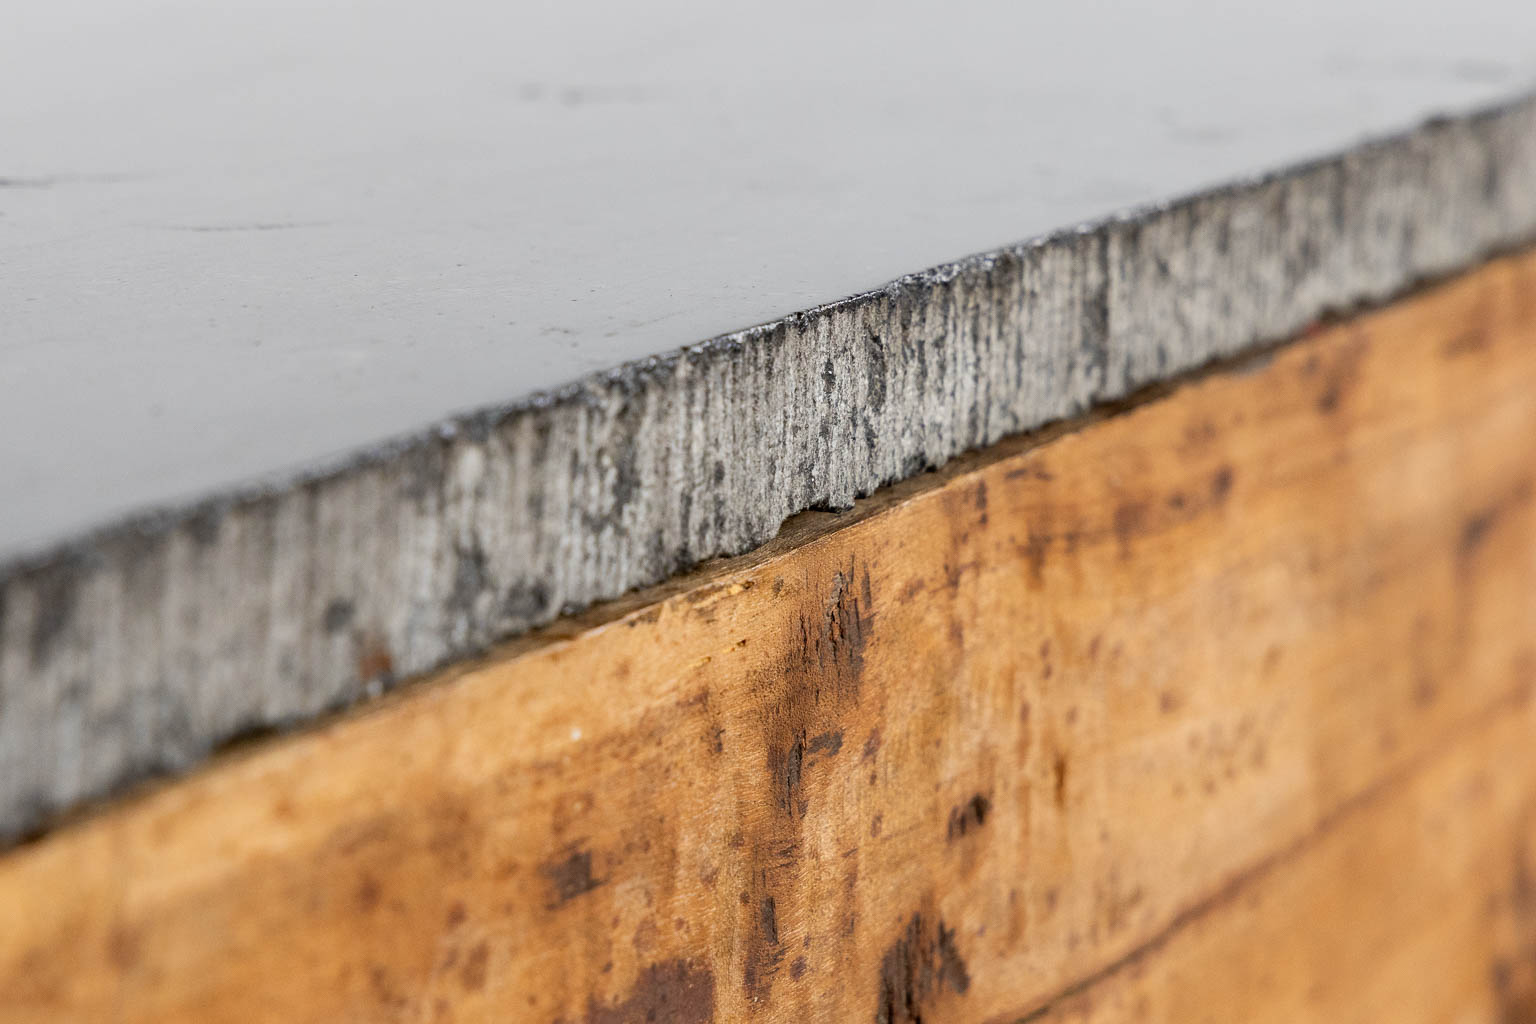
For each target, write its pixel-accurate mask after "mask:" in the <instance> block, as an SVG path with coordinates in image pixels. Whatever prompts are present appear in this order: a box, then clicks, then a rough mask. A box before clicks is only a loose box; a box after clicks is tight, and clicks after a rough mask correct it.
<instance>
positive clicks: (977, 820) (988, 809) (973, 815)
mask: <svg viewBox="0 0 1536 1024" xmlns="http://www.w3.org/2000/svg"><path fill="white" fill-rule="evenodd" d="M991 813H992V801H991V800H989V799H987V797H986V795H985V794H983V793H977V794H976V795H975V796H973V797H971V798H970V799H969V800H967V801H966V802H965V803H963V804H961V805H960V806H959V807H956V808H955V809H954V810H952V811H950V812H949V841H950V842H954V841H955V840H956V839H960V838H962V837H964V836H965V835H966V834H967V833H969V832H975V831H976V830H977V829H979V828H981V827H982V826H983V825H985V824H986V823H987V816H988V815H989V814H991Z"/></svg>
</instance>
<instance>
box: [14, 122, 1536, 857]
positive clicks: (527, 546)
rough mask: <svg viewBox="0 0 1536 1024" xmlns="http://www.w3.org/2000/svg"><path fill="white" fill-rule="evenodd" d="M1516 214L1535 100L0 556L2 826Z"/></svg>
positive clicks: (433, 659)
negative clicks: (341, 460)
mask: <svg viewBox="0 0 1536 1024" xmlns="http://www.w3.org/2000/svg"><path fill="white" fill-rule="evenodd" d="M1533 233H1536V103H1533V102H1525V103H1522V104H1519V105H1516V106H1511V107H1509V108H1505V109H1502V110H1499V111H1495V112H1491V113H1485V114H1480V115H1476V116H1472V117H1467V118H1463V119H1458V120H1452V121H1443V122H1437V123H1434V124H1432V125H1429V126H1426V127H1424V128H1421V129H1419V130H1418V131H1415V132H1412V133H1409V134H1406V135H1403V136H1400V137H1397V138H1394V139H1391V140H1388V141H1385V142H1381V143H1375V144H1372V145H1368V146H1363V147H1360V148H1357V149H1355V150H1352V151H1350V152H1348V153H1346V154H1344V155H1342V156H1339V157H1336V158H1332V159H1328V160H1324V161H1319V162H1316V163H1313V164H1310V165H1308V166H1305V167H1302V168H1299V169H1296V170H1293V171H1291V172H1288V173H1285V174H1282V175H1279V176H1276V177H1273V178H1268V179H1264V180H1260V181H1257V182H1253V183H1249V184H1244V185H1241V186H1238V187H1234V188H1230V189H1225V190H1221V191H1218V192H1213V193H1209V194H1205V195H1202V196H1198V197H1195V198H1193V199H1189V200H1186V201H1183V202H1179V203H1176V204H1173V205H1170V206H1167V207H1163V208H1159V209H1155V210H1150V211H1145V212H1141V213H1138V214H1136V215H1134V216H1128V217H1125V218H1121V219H1117V220H1112V221H1109V222H1105V223H1102V224H1099V225H1096V226H1093V227H1090V228H1084V229H1081V230H1078V231H1074V232H1069V233H1064V234H1061V235H1057V236H1054V237H1051V238H1047V239H1043V240H1039V241H1035V242H1030V243H1026V244H1022V245H1018V246H1013V247H1009V248H1006V249H1003V250H1000V251H997V252H993V253H988V254H984V255H981V256H976V257H973V258H970V259H966V260H963V261H960V262H958V263H954V264H950V265H947V266H943V267H939V268H936V269H934V270H931V271H928V272H926V273H922V274H916V275H912V276H910V277H906V278H903V279H901V280H899V281H895V282H893V283H891V284H890V285H888V286H887V287H885V288H884V289H881V290H878V291H875V292H871V293H868V294H865V295H861V296H857V297H855V298H851V299H848V300H845V301H842V302H839V303H836V304H833V305H830V306H825V307H822V308H819V309H814V310H811V311H808V312H804V313H797V314H794V315H791V316H788V317H785V318H784V319H783V320H780V321H778V322H777V323H774V324H770V325H767V326H763V327H757V328H753V329H751V330H746V331H742V332H740V333H737V334H732V335H728V336H725V337H722V338H717V339H715V340H713V341H710V342H707V343H704V344H701V345H697V346H694V347H691V348H688V349H684V350H681V351H678V352H674V353H670V354H667V355H664V356H659V357H656V358H652V359H648V360H644V361H642V362H639V363H635V364H631V365H629V366H626V367H623V368H622V369H619V370H616V371H613V372H610V373H606V374H602V375H598V376H595V377H592V378H589V379H587V380H585V381H583V382H581V383H580V384H578V385H575V386H573V387H571V388H568V389H566V390H564V391H561V392H560V393H558V394H555V395H553V396H547V397H545V398H542V399H540V400H538V401H536V402H533V403H529V404H527V405H524V406H521V407H518V408H514V409H510V410H501V411H497V412H494V413H486V414H483V415H478V416H472V417H467V418H465V419H462V420H459V421H456V422H454V423H453V424H451V425H449V426H446V427H444V428H442V429H440V430H436V431H433V432H432V433H430V434H424V435H422V436H420V437H417V438H415V439H411V440H408V441H404V442H401V443H398V444H396V445H394V446H392V447H391V448H389V449H388V450H384V451H379V452H373V453H369V454H367V455H366V456H364V457H362V458H360V459H359V460H358V461H356V462H355V463H352V464H350V465H347V466H343V467H341V468H339V469H336V470H334V471H331V472H329V473H327V474H326V475H323V476H319V477H315V478H310V479H302V480H299V481H296V482H294V483H293V484H292V485H290V486H287V487H282V488H273V489H268V490H264V491H260V492H254V493H251V494H247V495H244V496H239V497H234V498H230V499H229V500H227V501H224V502H214V503H210V504H207V505H204V506H200V507H198V508H196V509H192V510H188V511H186V512H184V513H177V514H172V515H168V516H161V517H158V518H153V519H147V520H143V521H139V522H133V523H128V524H124V525H121V526H118V527H115V528H111V529H108V530H105V531H102V532H101V533H99V534H97V535H95V536H93V537H90V538H87V539H86V540H84V541H82V542H80V543H78V544H76V545H73V546H71V547H69V548H67V549H65V550H62V551H59V552H55V553H53V554H52V555H49V556H46V557H44V558H43V559H40V560H37V561H35V562H34V563H32V564H28V565H16V566H12V567H10V568H8V569H6V568H0V837H14V836H16V835H18V834H21V833H23V832H25V831H26V830H28V829H31V828H34V827H36V826H37V825H38V824H39V823H40V822H42V821H44V820H45V819H46V817H47V816H48V815H49V814H51V813H53V812H56V811H58V810H60V809H63V808H66V807H68V806H70V805H71V804H74V803H76V802H78V801H80V800H83V799H88V798H92V797H96V796H100V795H104V794H106V793H110V792H111V791H113V790H114V789H116V788H118V787H120V786H122V785H123V784H125V783H126V782H129V781H131V780H134V779H136V778H140V777H143V776H146V775H150V774H155V773H162V772H170V771H177V770H181V769H184V768H185V767H187V766H188V765H190V764H192V763H194V762H195V761H197V760H198V759H199V758H201V757H203V756H204V755H206V754H207V752H208V751H209V750H210V749H212V748H213V747H215V746H217V745H218V744H220V743H223V742H226V741H227V740H229V739H231V738H233V737H236V736H239V735H241V734H243V733H246V732H250V731H252V730H259V729H266V728H272V727H282V726H284V725H287V724H291V723H294V722H298V721H301V720H303V719H305V718H308V717H311V716H313V715H315V714H317V713H319V712H322V711H325V710H327V709H332V708H336V707H340V706H343V705H346V704H348V703H349V702H352V701H355V700H357V699H359V698H360V697H363V696H367V695H370V694H373V693H376V692H379V691H380V690H382V689H384V688H387V687H389V686H390V685H392V684H393V683H394V682H395V681H396V680H398V679H401V678H403V677H405V676H409V675H413V674H416V673H420V672H424V671H427V670H429V669H432V668H434V667H437V666H440V665H442V664H443V663H445V662H447V661H449V660H452V659H455V658H459V657H463V656H465V655H467V654H471V653H473V652H475V651H476V650H478V649H480V648H483V647H484V646H485V645H486V644H488V643H490V642H492V641H494V640H497V639H500V638H503V637H506V636H508V635H510V634H513V633H516V632H518V631H521V630H526V629H528V628H530V627H532V626H536V625H539V624H540V623H543V622H547V621H549V620H550V619H552V618H554V617H555V616H556V615H558V614H560V613H561V611H563V610H566V609H571V608H576V607H580V606H583V605H586V604H589V603H591V602H593V601H597V600H601V599H604V598H610V597H614V596H617V595H618V594H621V593H623V592H624V591H626V590H628V589H630V588H632V587H635V586H640V585H644V584H647V583H652V582H655V581H657V580H659V579H662V578H663V577H666V576H668V575H670V574H672V573H675V572H677V571H679V570H681V569H684V568H686V567H688V566H690V565H693V564H695V563H697V562H699V561H701V560H703V559H705V558H708V557H711V556H714V555H718V554H727V553H735V552H740V551H744V550H746V549H748V548H750V547H753V546H755V545H757V544H760V543H762V542H763V541H765V540H767V539H769V538H770V537H772V536H773V534H774V533H775V532H776V531H777V529H778V528H779V525H780V524H781V523H782V522H783V521H784V520H785V519H786V518H788V517H789V516H791V515H793V514H794V513H796V512H799V511H801V510H803V509H806V508H810V507H815V506H833V507H841V506H846V505H847V504H849V503H850V502H851V501H852V500H853V499H854V498H856V497H858V496H860V495H863V494H867V493H869V492H870V491H872V490H874V489H875V488H877V487H879V486H880V485H882V484H885V483H889V482H891V481H894V480H898V479H901V478H903V477H906V476H910V475H912V474H914V473H917V472H920V471H921V470H923V469H925V468H927V467H930V466H937V465H939V464H941V463H943V462H944V461H945V460H947V459H949V458H951V457H952V456H954V455H956V454H958V453H960V452H961V451H964V450H965V449H968V448H974V447H978V446H982V445H986V444H990V443H993V442H995V441H997V440H999V439H1001V438H1003V437H1005V436H1007V435H1009V434H1015V433H1018V432H1020V431H1023V430H1027V429H1030V428H1033V427H1037V426H1040V425H1041V424H1044V423H1047V422H1049V421H1051V420H1055V419H1059V418H1061V417H1064V416H1069V415H1072V414H1073V413H1076V412H1080V411H1082V410H1084V409H1086V408H1088V407H1089V406H1090V405H1092V404H1093V403H1095V402H1098V401H1103V400H1110V399H1114V398H1117V397H1120V396H1123V395H1125V394H1126V393H1128V392H1130V391H1132V390H1134V389H1135V388H1137V387H1140V386H1142V385H1144V384H1147V383H1149V382H1152V381H1155V380H1158V379H1160V378H1164V377H1168V376H1171V375H1173V374H1177V373H1179V372H1181V371H1184V370H1188V369H1191V368H1193V367H1196V366H1198V365H1200V364H1202V363H1205V362H1207V361H1209V360H1211V359H1214V358H1218V357H1221V356H1225V355H1231V354H1233V353H1236V352H1238V351H1240V350H1242V349H1244V348H1247V347H1250V346H1252V345H1254V344H1256V343H1262V342H1267V341H1271V340H1274V339H1278V338H1281V337H1284V336H1286V335H1288V334H1290V333H1292V332H1294V331H1296V330H1297V329H1299V328H1301V327H1302V326H1304V325H1305V324H1307V323H1308V322H1310V321H1311V320H1313V319H1315V318H1316V317H1318V316H1319V315H1321V314H1323V313H1326V312H1328V311H1330V310H1332V309H1338V308H1343V307H1348V306H1351V305H1354V304H1356V303H1359V302H1362V301H1378V300H1381V299H1385V298H1387V297H1389V296H1391V295H1393V294H1394V293H1396V292H1399V291H1401V290H1402V289H1404V288H1406V287H1408V286H1410V285H1412V284H1413V283H1414V282H1416V281H1418V280H1421V279H1423V278H1425V277H1430V276H1434V275H1438V274H1442V273H1445V272H1448V271H1451V270H1454V269H1457V268H1459V267H1463V266H1466V265H1468V264H1470V263H1472V262H1474V261H1476V260H1477V259H1479V258H1480V257H1482V256H1484V255H1486V254H1488V253H1489V252H1491V251H1495V250H1497V249H1499V248H1502V247H1507V246H1510V245H1513V244H1515V243H1517V242H1521V241H1523V240H1526V239H1528V238H1529V237H1530V236H1531V235H1532V234H1533Z"/></svg>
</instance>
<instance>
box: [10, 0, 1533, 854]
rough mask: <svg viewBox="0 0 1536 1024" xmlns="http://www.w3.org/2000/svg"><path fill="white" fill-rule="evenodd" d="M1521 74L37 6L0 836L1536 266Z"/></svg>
mask: <svg viewBox="0 0 1536 1024" xmlns="http://www.w3.org/2000/svg"><path fill="white" fill-rule="evenodd" d="M1533 78H1536V4H1533V3H1529V2H1519V0H1458V2H1456V3H1450V2H1434V3H1428V2H1422V0H1410V2H1405V0H1300V2H1290V3H1263V4H1250V5H1242V4H1234V3H1231V2H1230V0H1184V2H1182V3H1181V2H1166V3H1158V4H1155V5H1154V4H1145V5H1143V4H1133V3H1113V4H1111V3H1082V2H1054V3H1049V4H1046V3H1024V2H1018V0H991V2H963V0H962V2H946V3H925V4H921V5H916V4H901V3H893V2H891V0H879V2H875V0H859V2H835V0H834V2H829V0H817V2H815V3H798V2H794V0H789V2H778V3H773V4H759V5H754V6H753V7H751V8H750V9H749V8H747V7H746V6H744V5H727V4H721V3H719V2H718V0H712V2H698V3H687V2H683V0H663V2H661V3H651V4H635V3H618V2H605V3H577V2H570V0H566V2H558V3H548V4H533V3H518V2H513V3H506V2H495V3H493V2H491V0H435V2H432V3H426V2H422V0H418V2H413V3H400V2H390V0H367V2H353V3H343V2H341V0H286V2H274V0H225V2H221V3H216V4H210V3H206V2H203V0H175V2H170V0H48V2H46V3H33V4H29V5H22V6H20V7H18V8H17V9H16V10H13V11H8V12H7V13H6V17H5V20H4V24H3V27H0V842H3V841H4V840H6V839H8V838H14V837H16V836H19V835H22V834H25V833H26V832H27V831H29V830H32V829H36V828H38V827H41V826H42V825H44V824H45V823H46V822H47V821H49V820H50V816H52V815H54V814H56V813H57V812H59V811H61V810H64V809H67V808H69V807H72V806H74V805H76V804H79V803H80V802H81V801H86V800H92V799H96V798H100V797H104V796H107V795H110V794H112V793H114V792H118V791H120V790H121V789H122V787H123V786H125V785H126V784H128V783H130V782H132V781H133V780H135V779H139V778H143V777H145V776H147V775H154V774H160V773H165V772H174V771H180V770H183V769H186V768H188V767H190V766H193V765H195V764H197V763H199V762H200V761H201V760H202V759H203V758H204V757H205V756H207V754H208V753H209V751H211V750H213V749H216V748H217V747H218V746H219V745H220V744H222V743H225V742H227V741H229V740H230V739H231V738H232V737H236V736H239V735H243V734H247V733H249V732H252V731H262V730H268V729H272V728H287V727H292V726H295V725H299V724H302V723H304V722H307V721H310V720H312V719H313V718H314V717H315V716H316V715H320V714H323V713H326V712H328V711H331V710H333V709H336V708H340V707H344V706H346V705H348V704H350V703H353V702H355V701H359V700H365V699H367V698H369V697H370V696H372V695H375V694H377V693H379V692H380V691H381V690H383V689H386V688H388V687H391V686H395V685H397V684H399V683H400V682H402V681H404V680H407V679H410V678H412V677H416V676H419V675H421V674H423V673H426V672H430V671H432V670H433V669H435V668H438V667H441V666H443V665H447V664H451V663H453V662H455V661H456V660H459V659H462V658H464V657H466V656H469V655H472V654H474V653H476V652H480V651H484V650H485V649H486V647H487V646H488V645H490V644H493V643H495V642H497V641H499V640H501V639H503V638H505V637H507V636H510V635H512V634H515V633H517V632H519V631H523V630H527V629H530V628H533V627H536V626H538V625H540V624H542V623H546V622H549V621H550V620H551V619H553V618H555V617H556V616H558V615H560V614H561V613H562V612H563V611H567V610H570V609H573V608H580V607H583V606H586V605H588V604H591V603H592V602H594V601H600V600H603V599H606V598H611V597H614V596H616V595H619V594H621V593H623V592H624V591H626V590H627V589H629V588H632V587H636V586H642V585H645V584H648V583H652V582H655V581H657V580H659V579H662V578H665V577H666V576H668V575H669V574H672V573H675V572H677V571H679V570H681V569H683V568H686V567H688V566H691V565H696V564H698V563H699V562H700V561H702V560H704V559H707V558H709V557H711V556H714V555H718V554H725V553H733V552H741V551H745V550H747V549H749V548H751V547H752V546H753V545H756V544H760V543H762V542H763V541H765V540H767V539H768V538H771V537H772V536H773V535H774V533H775V532H776V531H777V530H778V529H779V527H780V525H781V524H782V523H783V521H784V520H785V519H786V518H787V517H788V516H791V515H793V514H795V513H796V512H799V511H801V510H803V509H806V508H811V507H824V508H825V507H830V508H842V507H846V506H848V505H849V504H850V503H851V502H853V501H854V500H855V499H856V498H857V497H858V496H860V495H864V494H868V493H870V492H871V491H873V490H874V489H876V488H878V487H880V486H881V485H883V484H885V483H888V482H890V481H892V480H897V479H901V478H903V477H906V476H910V475H912V474H914V473H917V472H920V471H921V470H923V469H924V468H925V467H929V466H935V465H938V464H941V463H943V462H944V461H945V460H946V459H948V458H950V457H952V456H954V455H955V454H957V453H959V452H961V451H964V450H966V449H968V448H977V447H982V446H985V445H988V444H991V443H993V442H995V441H997V440H998V439H999V438H1002V437H1005V436H1008V435H1010V434H1017V433H1018V432H1020V431H1024V430H1029V429H1032V428H1034V427H1037V426H1039V425H1041V424H1042V423H1046V422H1049V421H1052V420H1055V419H1060V418H1062V417H1065V416H1071V415H1074V414H1076V413H1079V412H1081V411H1082V410H1084V409H1087V408H1090V407H1092V406H1094V405H1095V404H1096V403H1102V402H1105V401H1109V400H1115V399H1119V398H1122V397H1124V396H1126V395H1128V394H1130V393H1132V392H1134V391H1135V390H1136V389H1137V388H1139V387H1141V386H1143V385H1145V384H1148V383H1150V382H1153V381H1161V380H1165V379H1167V378H1169V377H1172V376H1175V375H1178V374H1180V373H1183V372H1186V371H1190V370H1193V369H1195V368H1197V367H1200V366H1203V365H1206V364H1208V363H1210V362H1211V361H1212V360H1218V359H1221V358H1224V357H1228V356H1232V355H1234V354H1239V353H1242V352H1245V351H1248V350H1251V349H1252V347H1253V346H1256V345H1262V344H1267V343H1272V342H1276V341H1280V340H1283V339H1284V338H1285V337H1287V336H1290V335H1291V334H1293V333H1294V332H1296V331H1297V330H1299V329H1301V328H1303V327H1304V326H1306V325H1307V324H1308V323H1310V322H1311V321H1313V320H1314V319H1315V318H1317V317H1318V316H1320V315H1322V314H1325V313H1328V312H1330V311H1337V310H1340V309H1349V308H1355V307H1357V306H1358V305H1359V304H1360V303H1371V302H1381V301H1385V300H1387V299H1390V298H1391V297H1392V296H1394V295H1398V294H1401V293H1402V292H1403V291H1404V290H1405V289H1408V288H1411V287H1413V286H1414V285H1416V284H1417V283H1419V282H1421V281H1423V280H1425V279H1427V278H1433V277H1435V276H1437V275H1443V274H1446V273H1451V272H1454V271H1457V270H1460V269H1464V268H1466V267H1468V266H1471V265H1473V264H1475V263H1476V262H1477V261H1478V260H1481V259H1483V258H1485V257H1486V256H1488V255H1489V254H1490V253H1492V252H1496V251H1499V250H1500V249H1505V248H1508V247H1511V246H1515V245H1521V244H1526V243H1529V242H1530V241H1531V239H1532V238H1536V100H1533V99H1531V98H1529V97H1528V96H1527V94H1526V90H1527V89H1528V88H1529V86H1530V84H1531V82H1532V80H1533ZM1371 140H1374V141H1371ZM754 325H760V326H756V327H755V326H754ZM680 346H683V347H685V348H683V349H682V350H681V351H679V347H680ZM157 510H158V511H157ZM995 514H997V515H1004V514H1010V513H1008V511H1007V510H1003V509H998V510H997V512H996V513H995ZM552 685H553V684H552Z"/></svg>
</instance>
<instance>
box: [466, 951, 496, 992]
mask: <svg viewBox="0 0 1536 1024" xmlns="http://www.w3.org/2000/svg"><path fill="white" fill-rule="evenodd" d="M490 955H491V954H490V950H489V949H487V948H486V945H485V943H483V942H479V943H476V944H475V948H474V949H472V950H470V951H469V956H467V957H465V958H464V968H463V970H461V971H460V972H459V980H460V981H461V982H463V984H464V991H466V992H478V991H480V990H481V989H483V988H485V966H486V963H487V962H488V961H489V960H490Z"/></svg>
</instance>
